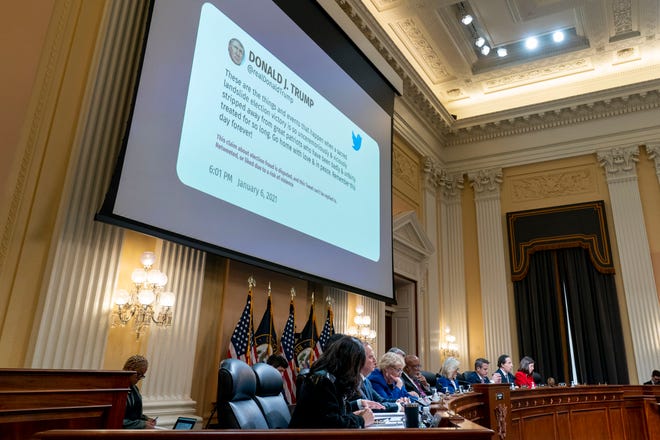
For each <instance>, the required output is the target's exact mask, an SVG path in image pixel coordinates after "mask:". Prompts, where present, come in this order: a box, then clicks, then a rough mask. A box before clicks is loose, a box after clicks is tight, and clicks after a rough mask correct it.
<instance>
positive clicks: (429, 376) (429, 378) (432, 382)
mask: <svg viewBox="0 0 660 440" xmlns="http://www.w3.org/2000/svg"><path fill="white" fill-rule="evenodd" d="M422 375H423V376H424V378H425V379H426V382H428V384H429V386H430V387H434V386H436V385H437V382H438V378H437V377H436V375H435V373H431V372H430V371H424V370H422Z"/></svg>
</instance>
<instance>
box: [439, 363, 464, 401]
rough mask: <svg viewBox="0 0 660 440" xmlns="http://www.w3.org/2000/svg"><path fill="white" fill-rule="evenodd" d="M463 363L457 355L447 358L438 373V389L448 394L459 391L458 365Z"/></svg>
mask: <svg viewBox="0 0 660 440" xmlns="http://www.w3.org/2000/svg"><path fill="white" fill-rule="evenodd" d="M460 365H461V363H460V362H459V361H458V359H456V358H455V357H448V358H447V359H445V361H444V363H443V364H442V367H441V368H440V372H439V373H438V390H440V391H442V392H443V393H446V394H454V393H455V392H457V391H459V389H460V388H459V384H458V379H457V376H458V367H459V366H460Z"/></svg>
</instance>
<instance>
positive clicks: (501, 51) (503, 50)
mask: <svg viewBox="0 0 660 440" xmlns="http://www.w3.org/2000/svg"><path fill="white" fill-rule="evenodd" d="M508 54H509V52H508V51H507V50H506V48H505V47H500V48H499V49H497V56H498V57H500V58H502V57H505V56H507V55H508Z"/></svg>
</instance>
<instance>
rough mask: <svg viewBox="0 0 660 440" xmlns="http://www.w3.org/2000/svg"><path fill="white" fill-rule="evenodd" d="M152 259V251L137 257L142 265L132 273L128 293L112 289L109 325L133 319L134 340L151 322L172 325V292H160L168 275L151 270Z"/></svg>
mask: <svg viewBox="0 0 660 440" xmlns="http://www.w3.org/2000/svg"><path fill="white" fill-rule="evenodd" d="M155 261H156V255H155V254H154V253H153V252H144V253H143V254H142V256H141V257H140V262H141V263H142V267H141V268H137V269H135V270H134V271H133V273H132V274H131V280H132V281H133V288H132V289H131V292H129V291H127V290H126V289H119V290H117V292H115V298H114V302H115V305H114V308H113V310H112V317H111V326H112V327H118V326H119V327H124V326H125V325H126V324H128V323H129V322H130V321H131V319H133V318H134V320H133V328H134V329H135V333H136V335H137V339H140V334H142V332H143V331H144V330H145V329H146V328H147V327H149V326H150V325H151V324H155V325H156V326H158V327H169V326H171V325H172V307H173V306H174V293H172V292H163V288H164V287H165V285H166V284H167V275H165V274H164V273H163V272H161V271H160V270H158V269H152V266H153V264H154V262H155Z"/></svg>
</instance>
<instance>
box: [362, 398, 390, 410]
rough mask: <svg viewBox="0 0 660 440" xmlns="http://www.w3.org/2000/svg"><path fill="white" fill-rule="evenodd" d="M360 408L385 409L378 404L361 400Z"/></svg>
mask: <svg viewBox="0 0 660 440" xmlns="http://www.w3.org/2000/svg"><path fill="white" fill-rule="evenodd" d="M362 408H371V409H385V407H384V406H383V405H381V404H380V403H378V402H374V401H373V400H367V399H362Z"/></svg>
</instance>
